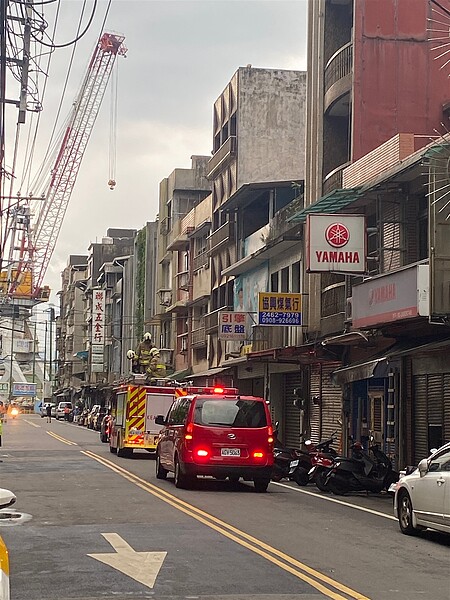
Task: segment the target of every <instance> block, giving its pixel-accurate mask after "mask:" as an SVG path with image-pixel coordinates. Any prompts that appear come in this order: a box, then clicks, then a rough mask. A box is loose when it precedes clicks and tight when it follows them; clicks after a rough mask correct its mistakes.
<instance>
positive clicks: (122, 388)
mask: <svg viewBox="0 0 450 600" xmlns="http://www.w3.org/2000/svg"><path fill="white" fill-rule="evenodd" d="M138 377H139V376H135V378H134V382H132V383H131V382H130V383H124V384H121V385H119V386H118V387H117V388H116V389H115V394H114V397H113V398H112V402H111V422H110V427H109V450H110V452H112V453H116V452H117V455H118V456H120V457H123V458H128V457H131V456H132V455H133V450H135V449H142V450H147V452H156V446H157V445H158V439H159V432H160V430H161V425H157V424H156V423H155V418H156V417H157V416H158V415H166V414H167V413H168V411H169V408H170V407H171V406H172V403H173V401H174V400H175V399H176V398H179V397H180V396H187V395H189V394H208V393H212V392H213V390H214V388H209V387H195V386H181V385H176V386H175V385H173V382H172V381H170V382H167V383H166V381H165V380H158V383H161V384H162V385H146V384H144V383H139V382H138V381H139V380H138ZM234 391H235V393H237V390H234Z"/></svg>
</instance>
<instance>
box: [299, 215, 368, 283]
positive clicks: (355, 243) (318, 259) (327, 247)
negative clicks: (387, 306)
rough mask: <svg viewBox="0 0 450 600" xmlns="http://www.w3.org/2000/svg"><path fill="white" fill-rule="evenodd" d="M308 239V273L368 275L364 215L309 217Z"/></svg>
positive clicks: (307, 226) (307, 222)
mask: <svg viewBox="0 0 450 600" xmlns="http://www.w3.org/2000/svg"><path fill="white" fill-rule="evenodd" d="M305 239H306V270H307V271H308V272H309V273H321V272H324V271H333V272H339V273H350V274H352V273H365V272H366V253H367V248H366V219H365V216H364V215H328V214H321V215H308V217H307V219H306V236H305Z"/></svg>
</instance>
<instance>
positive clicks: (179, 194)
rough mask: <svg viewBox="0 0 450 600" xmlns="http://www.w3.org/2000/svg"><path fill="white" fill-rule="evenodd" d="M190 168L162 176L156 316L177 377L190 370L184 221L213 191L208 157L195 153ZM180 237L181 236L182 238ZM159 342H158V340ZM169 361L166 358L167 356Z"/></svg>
mask: <svg viewBox="0 0 450 600" xmlns="http://www.w3.org/2000/svg"><path fill="white" fill-rule="evenodd" d="M191 160H192V166H191V168H190V169H175V170H174V171H173V172H172V173H171V174H170V175H169V177H167V178H165V179H163V180H162V181H161V184H160V192H159V229H158V271H157V277H156V286H155V287H156V290H157V300H156V309H155V315H154V317H155V320H156V321H157V322H158V331H159V347H160V348H163V349H164V350H166V352H165V355H166V356H169V355H170V351H172V356H173V358H172V360H171V362H172V366H173V369H174V377H176V376H178V377H181V376H182V375H183V374H186V372H187V371H188V370H189V362H190V361H189V356H188V351H187V334H188V322H189V309H188V300H189V286H188V285H187V283H186V281H185V279H186V273H187V272H188V271H189V260H190V256H189V252H188V250H187V249H186V247H185V246H186V241H185V240H184V236H185V235H186V233H187V229H186V230H184V229H183V227H184V225H182V224H183V223H184V220H183V217H185V216H186V215H187V214H188V213H189V212H190V211H191V209H192V208H194V207H196V206H197V205H198V204H200V203H201V202H202V201H203V200H204V199H205V198H206V196H208V195H209V194H210V192H211V185H210V183H209V182H208V180H207V179H206V169H207V163H208V157H206V156H192V157H191ZM180 238H181V240H180ZM155 343H156V345H158V342H156V341H155ZM166 362H167V359H166Z"/></svg>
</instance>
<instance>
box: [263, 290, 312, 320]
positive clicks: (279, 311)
mask: <svg viewBox="0 0 450 600" xmlns="http://www.w3.org/2000/svg"><path fill="white" fill-rule="evenodd" d="M301 324H302V295H301V294H283V293H275V292H259V294H258V325H301Z"/></svg>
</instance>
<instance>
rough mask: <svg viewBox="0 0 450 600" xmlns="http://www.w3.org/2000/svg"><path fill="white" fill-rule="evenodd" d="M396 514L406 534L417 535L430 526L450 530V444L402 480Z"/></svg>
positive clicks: (398, 488) (397, 497)
mask: <svg viewBox="0 0 450 600" xmlns="http://www.w3.org/2000/svg"><path fill="white" fill-rule="evenodd" d="M394 513H395V516H396V517H397V518H398V522H399V526H400V530H401V532H402V533H404V534H406V535H417V534H418V533H419V532H420V531H421V530H423V529H426V528H427V527H429V528H430V529H436V530H438V531H444V532H446V533H450V443H448V444H445V445H444V446H442V447H441V448H439V449H438V450H435V451H434V452H432V454H431V456H429V457H428V458H424V459H423V460H421V461H420V462H419V464H418V466H417V469H415V470H414V471H413V472H412V473H410V474H409V475H405V477H402V478H401V479H400V481H399V482H398V483H397V489H396V491H395V497H394Z"/></svg>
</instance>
